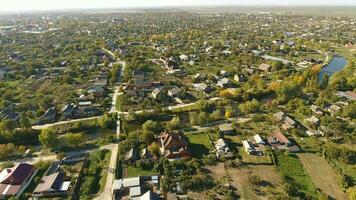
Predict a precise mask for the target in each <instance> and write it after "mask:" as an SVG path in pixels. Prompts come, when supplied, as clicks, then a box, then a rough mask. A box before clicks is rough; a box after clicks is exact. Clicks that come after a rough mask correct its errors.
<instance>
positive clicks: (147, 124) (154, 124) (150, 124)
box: [142, 120, 161, 133]
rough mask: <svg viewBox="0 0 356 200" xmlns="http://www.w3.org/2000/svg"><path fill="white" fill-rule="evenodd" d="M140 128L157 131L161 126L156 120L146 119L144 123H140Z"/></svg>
mask: <svg viewBox="0 0 356 200" xmlns="http://www.w3.org/2000/svg"><path fill="white" fill-rule="evenodd" d="M142 130H143V131H152V132H154V133H157V132H159V131H160V130H161V127H160V125H159V124H158V123H157V122H155V121H152V120H147V121H146V122H145V123H144V124H142Z"/></svg>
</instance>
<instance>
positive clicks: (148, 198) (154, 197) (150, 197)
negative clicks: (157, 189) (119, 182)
mask: <svg viewBox="0 0 356 200" xmlns="http://www.w3.org/2000/svg"><path fill="white" fill-rule="evenodd" d="M159 199H161V198H160V197H159V196H158V194H156V193H154V192H152V191H151V190H148V191H147V192H146V193H145V194H143V195H142V196H141V197H140V200H159Z"/></svg>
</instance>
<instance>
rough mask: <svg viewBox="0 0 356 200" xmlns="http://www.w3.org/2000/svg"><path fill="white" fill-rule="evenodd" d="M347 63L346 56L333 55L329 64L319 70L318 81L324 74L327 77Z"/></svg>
mask: <svg viewBox="0 0 356 200" xmlns="http://www.w3.org/2000/svg"><path fill="white" fill-rule="evenodd" d="M346 64H347V60H346V58H344V57H342V56H333V58H332V59H331V61H330V62H329V64H327V65H326V66H325V67H323V68H322V69H321V70H320V72H319V81H321V80H322V79H323V76H324V74H327V75H328V76H329V77H330V76H331V75H333V74H334V73H336V72H338V71H341V70H342V69H344V67H345V66H346Z"/></svg>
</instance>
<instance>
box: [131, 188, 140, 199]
mask: <svg viewBox="0 0 356 200" xmlns="http://www.w3.org/2000/svg"><path fill="white" fill-rule="evenodd" d="M140 195H141V186H135V187H130V197H137V196H140Z"/></svg>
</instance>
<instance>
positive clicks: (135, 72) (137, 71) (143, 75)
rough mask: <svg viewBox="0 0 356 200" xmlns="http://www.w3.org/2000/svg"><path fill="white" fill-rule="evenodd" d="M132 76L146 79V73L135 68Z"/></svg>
mask: <svg viewBox="0 0 356 200" xmlns="http://www.w3.org/2000/svg"><path fill="white" fill-rule="evenodd" d="M131 78H133V79H141V80H142V79H145V73H144V72H143V71H141V70H134V71H133V72H132V74H131Z"/></svg>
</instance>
